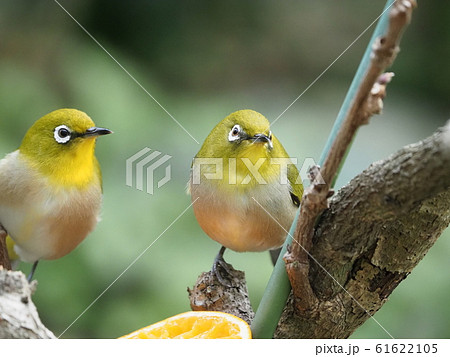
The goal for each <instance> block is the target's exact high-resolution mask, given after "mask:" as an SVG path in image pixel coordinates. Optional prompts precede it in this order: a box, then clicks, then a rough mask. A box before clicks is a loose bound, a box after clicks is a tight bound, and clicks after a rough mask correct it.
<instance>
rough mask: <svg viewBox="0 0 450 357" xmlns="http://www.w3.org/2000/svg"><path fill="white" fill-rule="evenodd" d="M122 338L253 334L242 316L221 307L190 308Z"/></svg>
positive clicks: (228, 336) (215, 336)
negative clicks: (229, 312)
mask: <svg viewBox="0 0 450 357" xmlns="http://www.w3.org/2000/svg"><path fill="white" fill-rule="evenodd" d="M120 338H127V339H149V338H173V339H188V338H223V339H225V338H241V339H246V338H252V333H251V331H250V326H249V325H248V324H247V323H246V322H245V321H244V320H242V319H240V318H239V317H236V316H234V315H231V314H227V313H224V312H218V311H189V312H184V313H182V314H179V315H175V316H172V317H169V318H167V319H165V320H162V321H160V322H157V323H155V324H153V325H150V326H147V327H143V328H141V329H139V330H137V331H134V332H132V333H130V334H128V335H125V336H122V337H120Z"/></svg>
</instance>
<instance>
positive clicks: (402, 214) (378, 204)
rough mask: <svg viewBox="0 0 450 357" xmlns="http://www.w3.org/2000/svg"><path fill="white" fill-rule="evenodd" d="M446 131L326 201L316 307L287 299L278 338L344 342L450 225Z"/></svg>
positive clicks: (317, 252)
mask: <svg viewBox="0 0 450 357" xmlns="http://www.w3.org/2000/svg"><path fill="white" fill-rule="evenodd" d="M449 167H450V123H449V124H447V126H446V127H445V128H443V129H441V130H439V131H438V132H436V133H435V134H434V135H432V136H431V137H429V138H427V139H425V140H423V141H421V142H419V143H416V144H413V145H410V146H408V147H405V148H403V149H402V150H400V151H399V152H397V153H396V154H394V155H392V156H390V157H389V158H388V159H386V160H384V161H380V162H377V163H374V164H372V165H371V166H370V167H369V168H368V169H367V170H365V171H364V172H362V173H361V174H360V175H358V176H357V177H355V178H354V179H353V180H352V181H351V182H350V183H349V184H348V185H347V186H345V187H343V188H342V189H341V190H340V191H339V192H338V193H337V195H335V196H334V197H333V198H332V199H331V203H330V208H329V209H328V210H326V211H325V213H324V214H323V215H322V217H321V220H320V222H319V223H318V225H317V227H316V230H315V232H314V237H313V247H312V250H311V256H313V257H314V260H311V261H310V264H311V269H310V274H309V281H310V284H311V286H312V288H313V290H314V293H315V295H316V297H317V303H316V304H315V305H314V306H312V307H311V308H310V309H308V310H304V311H296V309H295V307H294V304H293V301H294V300H293V299H292V297H290V299H289V301H288V304H287V306H286V308H285V311H284V313H283V316H282V318H281V320H280V323H279V325H278V328H277V331H276V333H275V337H277V338H345V337H348V336H350V335H351V334H352V333H353V331H354V330H355V329H356V328H357V327H358V326H360V325H361V324H362V323H363V322H364V321H366V320H367V319H368V318H370V316H371V315H373V314H374V313H375V312H376V311H378V309H379V308H380V307H381V306H382V305H383V304H384V302H385V301H386V300H387V297H388V296H389V295H390V294H391V292H392V291H393V290H394V289H395V288H396V287H397V285H398V284H399V283H400V282H401V281H402V280H403V279H405V278H406V276H407V275H408V274H409V273H410V272H411V271H412V269H413V268H414V267H415V266H416V265H417V264H418V262H419V261H420V260H421V259H422V258H423V257H424V256H425V254H426V253H427V251H428V250H429V249H430V248H431V246H432V245H433V244H434V243H435V241H436V240H437V238H438V237H439V236H440V235H441V233H442V231H443V230H444V229H445V228H446V227H447V226H448V225H449V222H450V169H449Z"/></svg>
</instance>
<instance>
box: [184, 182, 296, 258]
mask: <svg viewBox="0 0 450 357" xmlns="http://www.w3.org/2000/svg"><path fill="white" fill-rule="evenodd" d="M190 191H191V196H192V200H193V201H194V204H193V209H194V214H195V216H196V218H197V220H198V222H199V224H200V226H201V228H202V229H203V230H204V231H205V233H206V234H207V235H208V236H209V237H211V238H212V239H214V240H215V241H217V242H219V243H220V244H222V245H224V246H225V247H227V248H230V249H232V250H234V251H238V252H244V251H254V252H256V251H264V250H268V249H274V248H278V247H280V246H281V245H282V244H283V242H284V240H285V238H286V236H287V232H288V231H289V228H290V225H291V224H292V221H293V219H294V216H295V212H296V208H295V206H294V205H293V204H292V202H291V199H290V194H289V186H288V185H281V184H280V183H279V182H273V183H270V184H266V185H259V186H255V187H251V188H249V189H248V190H245V191H244V192H243V191H242V190H240V189H239V188H236V191H235V192H230V191H229V190H226V191H223V190H220V188H219V187H217V185H211V184H205V183H202V184H199V185H193V184H192V183H191V185H190Z"/></svg>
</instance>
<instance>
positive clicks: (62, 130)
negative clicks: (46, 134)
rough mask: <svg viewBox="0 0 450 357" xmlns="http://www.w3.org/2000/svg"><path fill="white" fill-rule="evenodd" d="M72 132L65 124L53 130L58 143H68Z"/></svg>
mask: <svg viewBox="0 0 450 357" xmlns="http://www.w3.org/2000/svg"><path fill="white" fill-rule="evenodd" d="M71 134H72V133H71V131H70V129H69V128H68V127H67V126H65V125H59V126H57V127H56V128H55V130H54V131H53V137H54V138H55V140H56V142H57V143H58V144H65V143H67V142H68V141H69V140H70V138H71Z"/></svg>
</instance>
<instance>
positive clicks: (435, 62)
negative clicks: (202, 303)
mask: <svg viewBox="0 0 450 357" xmlns="http://www.w3.org/2000/svg"><path fill="white" fill-rule="evenodd" d="M60 3H61V5H62V6H64V7H65V8H66V9H67V11H68V12H70V14H71V15H72V16H73V17H74V18H75V19H76V20H77V21H79V22H80V23H81V24H82V25H83V26H84V27H85V28H86V30H87V31H89V32H90V33H91V34H92V36H94V37H95V38H96V39H97V40H98V41H99V42H100V43H101V44H102V46H104V48H105V49H106V50H107V51H108V52H109V53H110V54H111V55H112V56H114V58H115V59H116V60H117V61H118V62H119V63H120V64H121V65H122V66H123V67H124V68H126V70H127V71H128V72H129V73H130V74H131V75H132V76H133V77H134V78H135V79H136V80H137V81H138V82H139V83H140V84H141V85H142V86H143V87H144V88H145V89H146V90H147V91H148V92H149V93H151V95H153V96H154V98H156V99H157V100H158V101H159V103H161V105H162V106H164V108H166V109H167V111H168V112H169V113H170V114H171V115H173V117H174V118H176V119H177V120H178V121H179V122H180V123H181V124H182V125H183V126H184V127H185V128H186V130H187V131H189V133H191V134H192V135H193V136H194V137H195V138H196V139H197V141H199V142H200V143H202V142H203V140H204V138H205V137H206V136H207V135H208V133H209V132H210V130H211V129H212V128H213V126H214V125H215V124H216V123H217V122H218V121H219V120H221V119H222V118H223V117H225V116H226V115H228V114H229V113H231V112H233V111H235V110H238V109H245V108H249V109H255V110H257V111H259V112H261V113H263V114H264V115H265V116H266V117H267V118H268V119H269V120H274V119H275V118H276V117H278V116H279V115H280V114H281V113H282V112H283V111H284V110H285V108H286V107H287V106H288V105H289V104H291V102H292V101H293V100H294V99H295V98H296V97H297V96H298V95H299V94H300V93H302V92H303V91H304V90H305V88H306V87H307V86H308V85H309V84H310V83H311V82H312V81H314V80H315V79H316V77H317V76H318V75H319V74H320V73H321V72H322V71H323V70H324V69H325V68H326V67H327V66H329V65H330V63H331V62H332V61H333V60H335V59H336V57H337V56H339V55H340V54H341V53H342V51H343V50H344V49H345V48H346V47H347V46H348V45H349V44H350V43H351V42H352V41H353V40H354V39H355V38H356V37H357V36H358V35H359V34H360V33H361V32H362V31H363V30H364V29H365V28H366V27H367V26H368V25H369V24H370V23H371V22H372V21H373V20H374V19H375V18H376V17H377V16H378V15H379V14H380V12H381V10H382V8H383V6H384V4H385V0H377V1H356V0H352V1H351V0H345V1H344V0H341V1H339V2H331V1H307V0H303V1H282V2H275V1H272V2H271V1H259V2H253V1H227V2H216V1H195V2H182V1H156V0H155V1H132V2H124V1H117V0H116V1H106V0H96V1H94V0H92V1H89V0H77V1H74V0H73V1H68V0H60ZM449 17H450V3H448V2H443V1H441V2H438V1H434V2H426V1H419V8H418V9H417V10H416V12H415V14H414V17H413V23H412V24H411V26H410V27H409V29H408V30H407V32H406V34H405V36H404V41H403V44H402V51H401V53H400V55H399V56H398V59H397V61H396V62H395V65H394V67H393V71H395V73H396V77H395V78H394V80H393V82H392V84H391V85H390V86H389V88H388V97H387V98H386V100H385V109H384V114H383V115H381V116H377V117H375V118H373V119H372V121H371V123H370V125H369V126H366V127H364V128H362V129H361V130H360V132H359V134H358V137H357V138H356V140H355V143H354V145H353V149H352V151H351V153H350V154H349V156H348V158H347V161H346V164H345V166H344V168H343V171H342V173H341V176H340V179H339V181H338V183H337V186H338V187H340V186H342V185H344V184H345V183H346V182H348V180H350V179H351V178H352V177H353V176H355V175H356V174H358V173H359V172H361V171H362V170H363V169H364V168H366V167H367V166H368V165H369V164H370V163H371V162H373V161H375V160H380V159H383V158H385V157H387V156H388V155H389V154H390V153H392V152H394V151H396V150H398V149H399V148H401V147H402V146H404V145H406V144H408V143H413V142H416V141H418V140H420V139H422V138H425V137H427V136H428V135H430V134H431V133H432V132H433V131H435V130H436V128H437V127H439V126H441V125H443V124H444V123H445V121H446V120H447V119H448V118H449V109H450V107H449V101H448V99H449V98H448V97H449V92H450V90H449V89H450V88H449V87H450V80H449V79H450V77H449V71H450V67H449V66H448V63H449V57H450V47H449V43H450V30H449V29H450V28H449V26H448V21H447V19H448V18H449ZM371 32H372V29H370V30H369V31H368V32H367V33H366V34H365V35H363V36H362V37H361V38H360V39H359V41H357V42H356V43H355V44H354V45H353V46H352V47H351V48H350V49H349V50H348V51H347V52H346V53H345V54H344V55H343V56H342V57H341V58H340V59H339V60H338V61H337V62H336V63H335V64H334V65H333V66H332V67H331V68H330V69H329V70H328V71H327V72H326V73H325V74H324V75H323V76H322V77H321V78H320V80H319V81H317V82H316V83H315V84H314V85H313V86H312V87H311V88H310V89H309V90H308V91H306V93H305V94H304V95H303V96H302V97H301V98H300V99H299V100H298V101H297V102H296V103H295V104H294V105H293V106H292V107H291V108H290V109H289V110H288V111H287V112H286V113H284V115H283V116H282V117H281V118H280V119H279V120H278V121H277V123H276V124H275V125H274V126H273V127H272V130H273V132H275V133H276V135H277V136H278V138H280V140H281V141H282V142H283V144H284V146H285V147H286V149H287V151H288V152H289V153H290V155H291V156H293V157H298V158H299V162H300V163H301V162H302V161H303V159H304V158H313V159H314V160H318V157H319V155H320V152H321V150H322V147H323V145H324V143H325V141H326V138H327V136H328V134H329V132H330V129H331V127H332V124H333V121H334V118H335V116H336V114H337V112H338V110H339V107H340V104H341V102H342V100H343V98H344V96H345V93H346V90H347V88H348V86H349V84H350V82H351V80H352V77H353V74H354V72H355V70H356V68H357V66H358V63H359V60H360V58H361V56H362V53H363V52H364V49H365V47H366V45H367V41H368V39H369V37H370V35H371ZM61 107H70V108H77V109H80V110H83V111H85V112H87V113H88V114H89V115H90V116H91V117H92V118H93V120H94V121H95V122H96V124H97V125H99V126H105V127H108V128H110V129H112V130H114V132H115V134H114V135H112V136H108V137H104V138H101V139H100V140H99V142H98V146H97V156H98V158H99V161H100V163H101V165H102V169H103V177H104V205H103V213H102V217H103V218H102V221H101V222H100V224H99V225H98V227H97V228H96V230H95V231H94V232H93V233H92V234H91V235H90V236H89V237H88V238H87V239H86V240H85V241H84V242H83V243H82V244H81V245H80V246H79V247H78V248H77V249H76V250H75V251H74V252H72V253H71V254H69V255H68V256H66V257H64V258H62V259H60V260H57V261H45V262H42V263H41V264H40V266H39V268H38V270H37V274H36V278H37V279H38V281H39V287H38V289H37V292H36V293H35V295H34V301H35V303H36V305H37V307H38V310H39V313H40V316H41V318H42V320H43V322H44V323H45V324H46V325H47V327H48V328H49V329H51V330H52V331H53V332H54V333H55V334H56V335H59V334H60V333H62V332H63V331H64V330H65V329H66V328H67V327H68V326H69V325H70V324H71V323H72V322H73V321H74V320H75V319H76V318H77V317H78V316H79V315H80V314H81V313H82V312H83V311H84V310H85V309H86V308H87V307H88V306H89V305H90V304H91V303H92V302H93V301H94V299H96V298H97V297H98V296H99V295H100V294H102V292H104V290H105V289H106V288H108V287H109V289H108V290H107V291H106V292H105V293H104V294H103V295H102V296H101V297H100V298H99V299H98V300H97V301H96V302H95V303H94V304H93V305H92V306H91V307H90V308H89V309H88V310H87V311H86V312H85V313H84V314H83V315H82V316H81V317H80V318H79V319H78V320H77V321H76V322H75V323H74V324H73V325H72V326H71V327H70V329H68V330H67V332H65V334H64V335H63V336H62V337H63V338H114V337H118V336H121V335H123V334H126V333H128V332H131V331H133V330H135V329H137V328H140V327H142V326H145V325H148V324H150V323H153V322H156V321H159V320H161V319H163V318H166V317H168V316H171V315H174V314H176V313H180V312H183V311H187V310H189V309H190V308H189V301H188V296H187V292H186V288H187V287H188V286H192V285H193V283H194V282H195V280H196V278H197V276H198V275H199V274H200V272H202V271H206V270H209V269H210V267H211V264H212V261H213V258H214V256H215V254H216V253H217V251H218V249H219V245H218V244H217V243H215V242H214V241H212V240H211V239H209V238H208V237H207V236H206V235H205V234H204V233H203V231H202V230H201V229H200V227H199V226H198V224H197V222H196V220H195V217H194V215H193V212H192V210H191V209H189V210H188V211H187V212H186V213H185V214H184V215H182V216H181V217H180V218H179V219H178V220H177V221H176V223H174V224H173V225H172V226H171V227H170V228H169V229H168V230H167V231H166V232H165V233H164V234H162V233H163V232H164V231H165V229H166V228H167V226H168V225H169V224H171V223H172V222H173V221H174V219H175V218H177V217H178V216H179V215H180V213H182V212H183V210H185V209H186V208H187V207H188V206H189V204H190V198H189V196H188V195H187V194H186V192H185V188H186V183H187V181H188V176H189V167H190V162H191V159H192V157H193V156H194V155H195V154H196V152H197V151H198V150H199V145H198V144H197V143H196V142H195V141H194V140H193V139H192V138H191V137H190V136H188V135H187V134H186V133H185V131H183V130H182V129H181V128H180V127H179V126H178V125H177V124H176V123H175V122H174V121H173V120H172V119H171V118H170V117H169V115H168V114H166V113H165V112H164V111H163V110H162V109H161V108H160V107H159V106H158V105H157V104H156V103H155V101H154V100H152V98H150V97H149V96H148V95H147V94H146V93H145V91H144V90H142V88H140V87H139V86H138V85H137V84H136V83H135V82H134V81H133V80H132V79H131V78H130V76H128V75H127V73H125V72H124V71H123V70H122V69H121V68H120V67H119V65H118V64H117V63H115V62H114V61H113V60H112V59H111V58H110V57H109V56H108V54H107V53H105V52H104V51H103V50H102V49H101V48H100V47H99V46H98V45H97V44H96V43H95V42H94V41H93V40H92V39H91V38H90V37H89V36H88V35H87V34H86V33H85V32H83V30H82V29H81V28H80V27H79V26H78V25H77V24H76V23H75V22H74V20H73V19H72V18H70V17H69V15H68V14H66V13H65V12H64V11H63V10H62V9H61V8H60V7H59V6H58V4H57V3H56V2H54V1H51V0H46V1H43V0H37V1H33V2H30V1H26V0H3V1H2V2H1V3H0V157H2V156H3V155H4V154H6V153H8V152H11V151H13V150H15V149H16V148H17V147H18V145H19V144H20V141H21V138H22V137H23V135H24V134H25V132H26V130H27V129H28V127H30V126H31V124H32V123H33V122H34V121H35V120H36V119H38V118H39V117H41V116H42V115H44V114H46V113H48V112H50V111H52V110H54V109H57V108H61ZM144 147H149V148H151V149H154V150H158V151H161V152H162V153H165V154H168V155H171V156H172V159H171V161H170V164H171V167H172V180H171V181H170V182H169V183H167V184H166V185H165V186H163V187H161V188H159V189H155V192H154V194H153V195H150V194H147V193H145V192H142V191H139V190H136V189H135V188H132V187H128V186H126V185H125V160H126V159H127V158H128V157H130V156H132V155H133V154H134V153H136V152H137V151H139V150H141V149H142V148H144ZM158 174H160V175H161V176H160V177H159V178H161V177H162V176H163V175H164V172H163V170H161V172H159V173H158ZM158 174H157V176H158ZM159 178H158V177H157V179H159ZM161 234H162V235H161ZM160 235H161V236H160ZM159 236H160V238H159V239H158V240H157V241H156V242H154V241H155V239H157V238H158V237H159ZM449 236H450V232H449V230H447V231H446V232H445V233H444V235H443V236H442V237H441V238H440V239H439V241H438V242H437V243H436V245H435V246H434V247H433V248H432V249H431V251H430V252H429V254H428V255H427V256H426V257H425V258H424V259H423V261H422V262H421V263H420V264H419V266H418V267H417V268H416V269H415V270H414V271H413V273H412V274H411V275H410V276H409V277H408V278H407V279H406V280H405V281H404V282H402V283H401V285H400V286H399V287H398V288H397V289H396V290H395V291H394V293H393V294H392V295H391V297H390V299H389V301H388V302H387V303H386V304H385V305H384V307H383V308H382V309H381V310H380V311H379V312H378V313H377V314H376V315H375V317H376V319H377V320H378V321H379V322H380V324H382V325H383V326H384V328H386V330H388V331H389V332H390V333H391V334H392V335H393V336H395V337H396V338H420V337H428V338H444V337H450V304H449V303H448V296H449V294H450V280H449V277H448V271H449V268H450V263H449V259H448V252H449V251H450V240H449V238H450V237H449ZM153 242H154V243H153ZM150 244H153V245H152V246H151V247H150V248H149V249H148V250H147V251H146V252H145V254H143V255H142V256H141V257H140V259H138V260H137V261H136V262H135V263H134V264H133V265H132V266H129V265H130V263H132V262H133V261H134V260H135V259H136V258H137V257H138V256H139V254H141V252H142V251H143V250H144V249H146V248H148V247H149V246H150ZM226 259H227V260H228V261H229V262H231V263H232V264H233V265H234V266H235V267H236V268H238V269H241V270H245V272H246V275H247V281H248V286H249V291H250V296H251V300H252V304H253V306H254V308H257V306H258V303H259V301H260V298H261V295H262V293H263V291H264V288H265V285H266V283H267V280H268V278H269V276H270V273H271V269H272V266H271V263H270V260H269V257H268V254H265V253H245V254H242V253H241V254H238V253H234V252H231V251H228V252H227V253H226ZM20 269H22V270H23V271H25V272H26V273H28V271H29V269H30V265H29V264H24V263H22V264H21V265H20ZM125 269H127V270H126V272H125V273H124V274H123V275H121V276H120V278H119V279H118V280H116V278H117V277H118V276H119V275H120V274H121V273H122V272H124V270H125ZM113 282H114V284H112V283H113ZM111 284H112V285H111ZM353 337H356V338H386V337H388V336H387V335H386V334H385V332H384V331H383V330H382V329H381V328H380V327H379V326H378V325H377V324H376V323H375V322H374V321H373V320H369V321H367V322H366V323H365V324H364V325H363V326H362V327H361V328H360V329H358V330H357V332H356V333H355V334H354V335H353Z"/></svg>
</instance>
